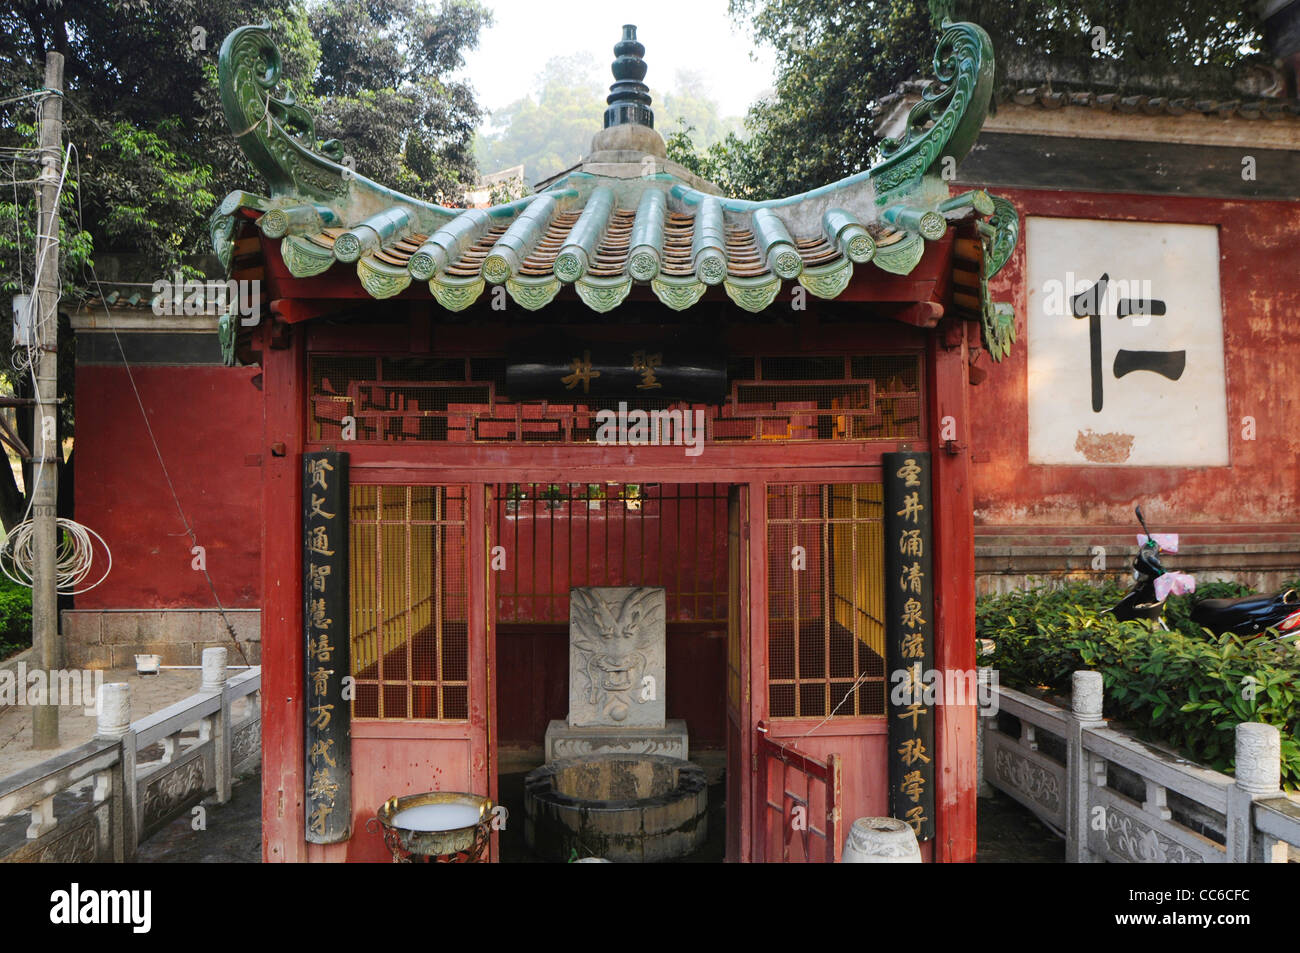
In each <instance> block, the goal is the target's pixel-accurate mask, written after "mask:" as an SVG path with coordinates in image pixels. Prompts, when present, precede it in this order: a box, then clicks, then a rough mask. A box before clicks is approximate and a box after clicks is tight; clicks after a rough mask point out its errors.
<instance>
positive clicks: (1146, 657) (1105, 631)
mask: <svg viewBox="0 0 1300 953" xmlns="http://www.w3.org/2000/svg"><path fill="white" fill-rule="evenodd" d="M1211 586H1214V587H1220V586H1223V587H1228V586H1231V584H1223V583H1214V584H1210V585H1209V586H1206V587H1204V588H1203V589H1202V592H1201V595H1202V596H1203V597H1206V595H1207V593H1206V590H1208V591H1209V597H1212V598H1218V597H1219V596H1220V593H1219V591H1218V589H1217V588H1214V589H1212V588H1210V587H1211ZM1234 588H1236V589H1239V588H1241V587H1234ZM1122 594H1123V590H1122V589H1120V588H1119V587H1118V586H1116V585H1113V584H1108V585H1106V586H1102V587H1097V586H1090V585H1071V586H1068V587H1066V588H1064V589H1059V590H1043V589H1037V590H1031V591H1027V592H1017V593H1012V594H1010V595H1006V596H998V597H992V598H987V599H982V600H980V602H979V603H978V605H977V607H976V625H975V632H976V635H977V637H979V638H985V639H992V640H993V641H994V645H995V652H994V654H993V656H991V657H989V658H988V659H987V664H989V665H992V666H993V667H995V668H997V669H998V678H999V681H1000V683H1001V684H1004V685H1007V686H1008V687H1011V688H1022V689H1023V688H1039V689H1047V690H1048V691H1051V692H1054V693H1056V694H1058V695H1061V696H1068V695H1069V692H1070V676H1071V674H1072V673H1073V672H1074V671H1076V670H1079V669H1092V670H1094V671H1098V672H1101V674H1102V679H1103V681H1104V683H1105V687H1106V714H1107V715H1108V716H1110V717H1112V718H1118V719H1121V720H1124V721H1127V722H1131V723H1133V724H1134V725H1135V726H1137V728H1138V730H1139V731H1141V732H1142V733H1143V734H1145V735H1147V736H1148V737H1149V738H1151V739H1152V740H1156V741H1160V742H1163V743H1165V744H1168V745H1170V746H1172V747H1174V748H1177V749H1178V750H1180V751H1182V752H1183V753H1184V754H1185V755H1186V756H1187V757H1189V758H1191V759H1193V760H1195V761H1198V762H1201V763H1203V764H1206V765H1209V766H1210V767H1212V768H1214V769H1215V770H1218V771H1226V772H1229V773H1230V772H1231V770H1232V766H1233V754H1234V751H1233V744H1234V741H1233V738H1234V735H1233V732H1234V730H1235V727H1236V725H1237V723H1238V722H1242V721H1259V722H1264V723H1266V724H1270V725H1276V726H1277V727H1278V728H1279V729H1281V731H1282V779H1283V784H1284V785H1285V786H1286V787H1287V788H1288V789H1290V790H1295V789H1297V788H1300V743H1298V742H1297V738H1298V737H1300V645H1296V644H1295V643H1294V642H1293V643H1278V642H1270V641H1269V639H1268V638H1252V639H1246V638H1242V637H1240V636H1235V635H1223V636H1216V635H1213V634H1212V633H1210V632H1208V631H1207V630H1205V629H1200V628H1198V627H1196V626H1194V625H1192V624H1191V623H1190V622H1189V621H1187V613H1188V612H1189V611H1190V604H1191V599H1190V597H1185V596H1182V597H1174V598H1171V599H1170V605H1169V607H1168V615H1169V620H1170V624H1171V625H1172V626H1174V628H1173V629H1172V631H1168V632H1166V631H1164V630H1163V629H1161V628H1159V627H1158V626H1156V625H1155V624H1153V623H1149V622H1145V621H1141V620H1137V621H1132V622H1120V621H1118V620H1117V619H1115V617H1114V616H1112V615H1110V614H1108V613H1106V612H1105V610H1106V609H1107V608H1109V607H1110V606H1112V605H1114V604H1115V602H1116V601H1118V599H1119V597H1120V596H1122ZM1222 594H1223V595H1229V594H1236V593H1235V592H1233V593H1230V592H1229V591H1228V590H1227V589H1226V588H1225V589H1224V590H1223V592H1222Z"/></svg>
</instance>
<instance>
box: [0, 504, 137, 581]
mask: <svg viewBox="0 0 1300 953" xmlns="http://www.w3.org/2000/svg"><path fill="white" fill-rule="evenodd" d="M57 526H58V528H59V529H60V530H62V531H63V536H62V538H61V539H60V540H59V548H58V551H57V553H56V554H55V566H54V572H55V579H56V580H57V588H58V591H59V594H60V595H64V596H79V595H81V594H82V593H83V592H90V590H92V589H94V588H95V587H96V586H98V585H99V584H100V583H102V582H103V581H104V580H105V579H107V578H108V574H109V573H110V572H112V571H113V551H112V550H110V549H109V548H108V543H106V542H104V537H102V536H100V535H99V534H98V533H96V532H95V531H94V530H93V529H91V528H90V527H89V526H84V525H82V524H81V523H78V522H77V521H76V520H69V519H62V518H60V519H59V520H58V521H57ZM34 536H35V524H34V523H32V522H31V521H30V520H25V521H24V522H22V523H19V524H18V525H17V526H15V527H14V528H13V529H12V530H11V531H10V533H9V538H8V539H6V540H5V544H4V547H3V548H0V572H3V573H4V574H5V575H6V576H8V577H9V579H11V580H12V581H13V582H16V583H17V584H18V585H20V586H26V587H27V588H28V589H30V588H32V578H33V576H34V574H35V565H36V551H35V539H34ZM91 537H94V539H95V540H98V541H99V545H100V547H101V548H102V549H103V550H104V552H105V553H106V554H107V555H108V565H107V566H106V567H105V568H104V572H103V573H102V574H101V575H100V577H99V578H98V579H97V580H95V582H93V583H91V584H90V585H89V586H86V587H84V588H78V587H79V586H80V585H81V583H83V582H84V581H85V580H86V578H87V577H88V576H89V575H90V571H91V569H92V568H93V566H94V563H95V545H94V542H93V541H92V539H91Z"/></svg>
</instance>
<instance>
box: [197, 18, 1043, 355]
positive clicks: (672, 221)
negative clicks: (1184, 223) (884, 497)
mask: <svg viewBox="0 0 1300 953" xmlns="http://www.w3.org/2000/svg"><path fill="white" fill-rule="evenodd" d="M934 67H935V72H936V74H937V75H938V76H940V77H941V78H942V79H943V84H942V85H941V87H940V88H938V90H937V91H932V92H930V93H927V95H926V96H925V97H924V98H923V100H922V101H921V102H919V103H918V104H917V105H916V106H915V107H914V108H913V109H912V111H911V113H910V114H909V117H908V121H907V123H906V124H905V126H904V129H903V131H902V134H901V135H900V136H899V137H898V139H897V141H890V142H887V143H886V147H885V157H884V158H883V159H882V160H881V161H880V162H878V163H876V164H875V165H873V166H872V167H871V168H869V169H867V170H864V171H862V172H859V173H857V174H855V175H851V176H848V177H846V178H843V179H841V180H839V181H837V182H833V183H829V184H827V185H825V186H821V187H819V188H815V189H812V190H809V191H807V192H803V193H799V194H797V195H792V196H785V197H778V198H772V199H766V200H758V201H755V200H747V199H738V198H732V197H726V196H718V195H712V194H709V193H708V192H705V191H703V190H701V189H700V188H698V187H696V186H695V185H694V184H692V183H691V182H688V181H685V180H684V179H683V178H681V177H680V176H677V175H673V174H671V172H665V171H656V172H654V173H653V174H646V175H636V174H635V170H633V174H632V175H628V176H626V177H619V176H615V175H597V174H593V173H591V172H586V171H583V170H582V169H578V170H576V171H570V172H569V173H568V174H565V175H563V177H562V178H561V179H560V180H558V181H556V182H554V183H553V184H550V185H548V186H547V187H546V188H545V189H544V190H542V191H540V192H538V193H537V194H535V195H531V196H527V197H525V198H522V199H519V200H516V201H513V202H510V203H505V204H500V205H494V206H492V207H490V208H486V209H468V210H467V209H457V208H449V207H446V206H442V205H438V204H435V203H430V202H427V201H424V200H421V199H418V198H415V197H413V196H409V195H405V194H403V193H401V192H398V191H396V190H393V189H390V188H388V187H386V186H383V185H381V184H380V183H377V182H375V181H373V180H371V179H369V178H367V177H365V176H362V175H359V174H357V173H356V172H355V171H354V169H353V168H352V165H353V164H352V163H349V162H347V160H346V157H345V156H344V155H343V154H342V148H341V147H340V146H339V145H338V144H337V143H335V142H326V143H319V142H317V140H316V137H315V131H314V121H313V119H312V117H311V116H310V114H309V113H307V111H306V110H304V109H303V108H302V107H301V106H299V105H298V104H297V103H296V102H294V100H293V98H292V96H289V95H286V96H284V97H283V98H279V97H277V96H276V88H277V83H278V79H279V72H280V58H279V52H278V50H277V49H276V47H275V45H274V43H273V42H272V40H271V38H270V33H269V27H268V26H267V25H262V26H248V27H241V28H239V29H237V30H235V31H233V32H232V33H231V34H230V35H229V36H228V37H227V38H226V40H225V42H224V43H223V44H222V48H221V52H220V56H219V78H220V88H221V98H222V105H223V108H224V110H225V113H226V117H227V121H228V122H229V123H230V126H231V128H232V131H233V132H234V133H235V136H236V139H237V141H238V142H239V143H240V146H241V148H242V149H243V151H244V152H245V154H246V155H247V156H248V157H249V159H250V160H251V161H252V163H253V164H254V165H255V166H256V167H257V168H258V170H259V171H260V172H261V173H262V175H263V177H264V178H265V179H266V181H267V184H268V187H269V195H268V196H260V195H255V194H252V193H247V192H235V193H232V194H231V195H230V196H228V197H227V198H226V199H225V200H224V201H223V203H222V204H221V206H220V207H219V208H218V209H217V211H216V212H215V213H214V215H213V217H212V222H211V232H212V239H213V245H214V248H215V249H216V250H217V252H218V255H219V256H221V257H222V260H223V262H225V264H226V265H227V267H229V264H230V254H231V244H232V239H233V237H234V235H235V230H236V226H235V222H236V220H237V218H239V217H241V216H244V215H247V214H250V213H251V214H255V215H257V216H258V225H259V227H260V228H261V230H262V233H263V235H264V236H265V237H267V238H272V239H278V240H280V242H281V244H280V251H281V256H282V257H283V258H284V260H285V263H286V265H287V267H288V268H289V270H290V272H291V273H292V274H294V275H295V276H297V277H309V276H311V275H315V274H320V273H322V272H323V271H324V270H326V269H328V268H330V267H332V266H333V265H335V264H336V263H344V264H355V266H356V270H357V275H358V278H359V279H360V281H361V283H362V285H363V286H364V287H365V289H366V291H367V292H368V293H369V294H371V295H372V296H373V297H376V298H386V297H392V296H393V295H396V294H399V293H401V292H402V291H403V290H404V289H405V288H406V287H407V286H409V285H410V283H411V281H413V280H420V281H428V282H429V285H430V288H431V290H432V291H433V293H434V296H435V298H437V300H438V301H439V303H440V304H442V305H443V306H444V307H446V308H449V309H451V310H462V309H463V308H465V307H468V305H469V304H471V303H472V302H473V301H474V300H475V299H476V298H477V297H478V295H479V294H481V293H482V292H483V289H484V285H485V282H490V283H492V284H498V285H505V286H506V288H507V290H508V291H509V293H510V294H511V296H512V297H514V298H515V300H516V302H517V303H519V304H520V305H521V306H523V307H524V308H527V309H529V310H536V309H538V308H541V307H544V306H545V305H546V304H548V303H549V302H550V301H551V300H553V299H554V297H555V295H556V293H557V291H558V290H559V288H560V287H561V286H562V285H563V284H573V285H575V287H576V288H577V291H578V293H579V295H580V297H582V299H583V301H584V302H585V303H587V304H588V305H589V306H590V307H591V308H592V309H593V310H595V311H597V312H604V311H608V310H610V309H612V308H614V307H617V306H618V304H619V303H621V302H622V301H623V300H624V299H625V298H626V297H627V295H628V292H629V291H630V289H631V287H632V285H633V284H634V283H637V284H642V285H644V284H649V285H650V286H651V287H652V288H653V289H654V291H655V293H656V294H657V295H658V296H659V298H660V300H661V301H663V302H664V303H665V304H666V305H668V306H669V307H670V308H673V309H678V310H680V309H681V308H685V307H689V306H691V305H692V304H694V303H695V302H696V301H698V300H700V298H701V297H702V295H703V292H704V290H706V288H708V287H713V286H718V285H722V286H723V287H724V288H725V290H726V292H727V294H728V295H729V296H730V297H731V298H732V300H734V301H736V303H737V304H739V305H740V306H741V307H743V308H745V309H747V310H751V311H757V310H762V309H763V308H765V307H767V306H768V305H769V304H771V302H772V301H773V300H774V298H775V295H776V294H777V293H779V291H780V289H781V284H782V282H783V281H790V280H795V279H797V280H798V281H799V282H800V283H801V284H803V285H804V287H805V288H807V289H808V290H809V291H811V292H812V293H813V294H814V295H817V296H820V297H825V298H833V297H836V296H837V295H838V294H840V293H841V292H842V291H843V290H844V288H845V287H846V286H847V284H848V282H849V280H851V279H852V277H853V273H854V266H858V267H862V266H865V265H867V264H868V263H871V264H873V265H874V266H875V267H876V268H878V269H880V270H882V271H886V272H892V273H895V274H906V273H908V272H909V271H910V270H911V269H912V268H914V267H915V266H916V264H917V262H918V261H919V260H920V258H921V255H922V253H923V251H924V248H925V245H926V243H927V242H929V241H935V240H937V239H938V238H940V237H942V235H943V234H944V232H945V231H946V230H947V227H948V224H947V223H948V222H949V221H950V220H953V219H955V218H959V217H969V216H971V215H974V216H975V217H976V218H978V219H981V221H980V222H979V223H978V225H979V231H978V233H977V234H979V235H980V240H981V242H983V243H984V244H985V246H986V248H987V252H988V254H987V255H982V256H981V257H982V259H983V264H984V265H985V266H986V269H985V270H986V271H987V274H986V275H985V276H984V278H985V279H987V277H991V275H992V274H993V273H994V272H996V270H997V268H1000V267H1001V265H1002V264H1003V263H1004V262H1005V260H1006V258H1007V257H1008V256H1009V254H1010V250H1011V249H1012V248H1013V247H1014V245H1015V242H1016V237H1017V235H1018V226H1019V223H1018V219H1017V217H1016V215H1015V212H1014V209H1012V208H1011V206H1010V204H1009V203H1005V202H1002V201H1001V200H994V199H993V198H991V197H990V196H988V195H987V194H985V193H983V192H969V193H965V194H964V195H960V196H955V197H950V196H949V189H948V185H947V179H948V178H950V176H949V175H947V173H948V172H950V170H951V168H955V164H956V163H957V162H959V161H960V160H961V158H962V157H963V156H964V155H965V154H966V152H967V151H968V150H969V149H970V147H971V146H972V145H973V143H974V141H975V139H976V137H977V136H978V133H979V129H980V127H981V125H982V123H983V119H984V115H985V112H986V110H987V108H988V104H989V98H990V94H991V89H992V77H993V52H992V48H991V45H990V43H989V40H988V36H987V34H985V33H984V31H983V30H982V29H980V28H979V27H978V26H975V25H974V24H968V23H959V24H945V29H944V32H943V34H942V36H941V38H940V40H939V43H938V47H937V49H936V53H935V57H934ZM611 249H621V252H619V251H615V252H612V251H611ZM620 255H621V257H620ZM982 291H983V295H982V296H983V299H984V311H985V319H986V332H987V331H989V330H990V328H992V329H993V330H994V332H995V333H1001V334H1003V336H1004V337H1005V336H1008V335H1009V334H1010V333H1011V331H1013V329H1011V331H1009V330H1008V329H1007V328H1006V327H1005V324H1006V319H1005V315H1002V317H1001V318H998V317H997V316H996V314H995V309H994V307H993V306H992V304H991V303H990V302H989V301H988V300H987V289H986V281H984V283H983V286H982ZM991 320H992V321H993V324H990V323H989V322H990V321H991ZM999 322H1000V323H1001V325H1002V328H1001V332H997V325H998V323H999ZM986 336H987V335H986ZM991 350H994V351H995V357H1000V356H1001V353H1003V352H1004V350H1005V348H1004V347H1003V346H1001V345H999V346H997V347H994V348H991Z"/></svg>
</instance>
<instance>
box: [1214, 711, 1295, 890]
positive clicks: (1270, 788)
mask: <svg viewBox="0 0 1300 953" xmlns="http://www.w3.org/2000/svg"><path fill="white" fill-rule="evenodd" d="M1236 748H1237V750H1236V756H1237V758H1236V760H1237V772H1236V778H1235V780H1234V781H1233V784H1232V787H1230V788H1229V789H1228V837H1227V851H1228V863H1230V864H1246V863H1250V862H1251V861H1252V860H1254V861H1265V860H1269V859H1271V858H1266V857H1253V856H1252V850H1251V842H1252V840H1253V839H1254V838H1253V830H1254V825H1253V823H1252V821H1253V818H1252V817H1251V814H1252V812H1253V811H1254V805H1255V802H1256V801H1258V800H1260V799H1261V798H1267V797H1278V796H1280V795H1281V793H1282V733H1281V732H1280V731H1278V729H1277V728H1276V727H1274V726H1273V725H1265V724H1261V723H1260V722H1257V721H1244V722H1242V723H1241V724H1239V725H1237V733H1236Z"/></svg>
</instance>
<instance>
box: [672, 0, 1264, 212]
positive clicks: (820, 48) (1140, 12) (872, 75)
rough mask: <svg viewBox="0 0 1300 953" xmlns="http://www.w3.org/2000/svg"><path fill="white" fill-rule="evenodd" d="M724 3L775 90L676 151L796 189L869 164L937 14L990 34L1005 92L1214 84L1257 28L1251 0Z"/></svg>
mask: <svg viewBox="0 0 1300 953" xmlns="http://www.w3.org/2000/svg"><path fill="white" fill-rule="evenodd" d="M731 13H732V16H733V17H736V18H737V19H748V20H749V21H750V24H751V25H752V27H753V29H754V32H755V34H756V35H757V36H758V37H759V38H760V40H761V41H763V42H766V43H769V44H771V45H772V46H773V47H774V48H775V49H776V51H777V54H778V62H779V63H780V64H781V66H780V69H779V75H778V77H777V81H776V88H775V91H774V94H773V95H772V96H770V97H767V98H765V99H764V100H762V101H760V102H759V103H757V104H755V105H754V106H753V107H752V108H751V110H750V112H749V115H748V116H747V117H746V128H747V129H748V130H749V133H750V135H749V137H748V138H747V139H741V138H740V137H733V138H731V139H726V140H724V141H723V142H721V143H718V144H715V145H714V146H712V147H710V148H707V149H706V148H702V147H701V145H700V144H699V143H697V142H695V141H692V137H690V136H687V137H686V138H685V140H683V139H681V138H678V139H676V140H675V142H674V144H673V153H674V156H675V157H676V158H677V159H678V161H680V162H682V163H683V164H684V165H687V166H688V167H691V168H696V169H697V170H702V171H701V172H700V174H708V173H710V172H711V173H712V174H711V175H709V177H710V178H713V179H714V180H715V181H717V182H719V183H720V184H722V183H724V182H725V183H728V184H729V186H730V188H731V190H733V191H734V192H735V194H738V195H746V196H762V195H786V194H791V193H796V192H801V191H804V190H806V189H810V188H815V187H817V186H820V185H824V184H826V183H828V182H832V181H835V180H837V179H840V178H843V177H844V176H847V175H851V174H853V173H855V172H860V171H862V170H863V169H865V168H867V167H868V166H870V165H871V163H872V161H873V160H874V159H875V157H876V149H877V147H878V145H879V139H878V137H877V136H876V134H875V132H874V129H873V124H874V122H875V117H876V111H877V110H878V109H879V107H880V105H881V101H882V99H883V98H884V97H885V96H887V95H889V94H890V93H892V92H893V91H894V90H895V89H896V88H897V86H898V84H899V83H900V82H902V81H903V80H905V79H909V78H912V77H919V76H928V75H929V74H930V72H931V67H930V56H931V52H932V51H933V49H934V44H935V39H936V37H937V34H938V30H939V25H940V23H941V21H942V19H943V18H944V17H945V16H946V17H948V18H950V19H953V20H970V21H973V22H975V23H979V24H980V25H981V26H983V27H984V28H985V29H986V30H987V31H988V32H989V35H990V38H991V39H992V41H993V48H994V50H995V51H996V53H997V77H996V85H997V87H998V88H999V89H1000V90H1003V91H1006V90H1007V89H1008V88H1014V87H1015V85H1017V83H1018V81H1019V80H1022V79H1023V80H1025V81H1030V82H1033V83H1034V84H1035V85H1036V84H1037V83H1039V82H1042V81H1044V80H1046V79H1048V78H1049V77H1051V78H1052V79H1053V82H1054V84H1057V85H1061V86H1063V87H1066V88H1068V87H1069V86H1071V85H1080V86H1087V87H1088V88H1094V89H1095V88H1097V86H1098V84H1102V85H1103V86H1105V87H1106V88H1110V89H1114V90H1115V91H1124V92H1129V93H1132V92H1139V91H1140V92H1152V93H1155V92H1172V91H1175V90H1178V91H1182V92H1181V94H1182V95H1188V91H1189V90H1192V91H1195V93H1198V94H1212V93H1215V92H1225V91H1227V90H1230V89H1231V88H1232V84H1233V81H1234V79H1235V78H1236V76H1235V71H1236V70H1237V68H1238V67H1239V66H1240V65H1242V64H1244V63H1247V62H1250V61H1251V60H1253V59H1256V58H1258V57H1259V50H1260V49H1261V46H1262V36H1263V29H1262V25H1261V24H1260V21H1259V16H1258V11H1257V10H1256V9H1255V4H1253V3H1251V2H1249V0H1236V2H1235V3H1227V4H1225V3H1224V2H1223V0H1150V2H1147V3H1142V4H1116V3H1114V0H1014V2H1008V0H863V2H860V3H855V4H844V3H839V2H836V0H731ZM1098 28H1101V30H1102V32H1101V33H1099V32H1098Z"/></svg>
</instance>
